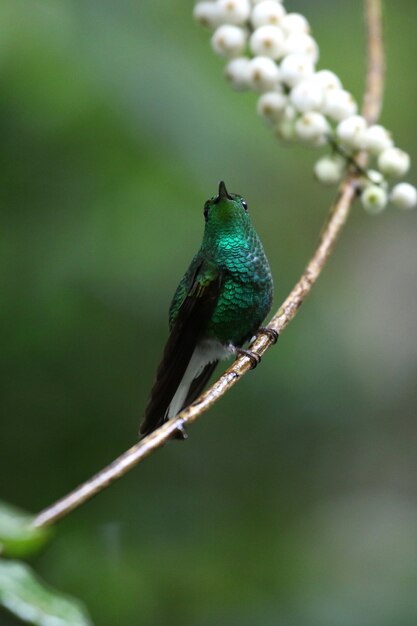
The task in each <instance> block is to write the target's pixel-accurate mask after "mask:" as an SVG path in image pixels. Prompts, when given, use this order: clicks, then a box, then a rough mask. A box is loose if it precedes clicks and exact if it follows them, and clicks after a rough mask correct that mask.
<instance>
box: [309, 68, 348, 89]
mask: <svg viewBox="0 0 417 626" xmlns="http://www.w3.org/2000/svg"><path fill="white" fill-rule="evenodd" d="M313 80H315V81H316V82H317V83H318V84H319V85H320V86H321V87H322V89H324V90H325V91H327V90H328V89H342V83H341V80H340V78H339V77H338V76H337V75H336V74H335V73H334V72H331V71H330V70H319V71H318V72H316V73H315V74H314V76H313Z"/></svg>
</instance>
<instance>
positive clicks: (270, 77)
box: [249, 56, 280, 92]
mask: <svg viewBox="0 0 417 626" xmlns="http://www.w3.org/2000/svg"><path fill="white" fill-rule="evenodd" d="M249 77H250V83H251V87H252V88H253V89H255V91H260V92H264V91H273V90H274V88H275V87H276V86H277V85H278V82H279V78H280V72H279V69H278V66H277V64H276V63H274V61H273V60H272V59H270V58H269V57H265V56H260V57H255V58H254V59H252V60H251V61H250V62H249Z"/></svg>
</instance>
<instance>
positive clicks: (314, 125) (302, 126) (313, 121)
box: [295, 111, 330, 146]
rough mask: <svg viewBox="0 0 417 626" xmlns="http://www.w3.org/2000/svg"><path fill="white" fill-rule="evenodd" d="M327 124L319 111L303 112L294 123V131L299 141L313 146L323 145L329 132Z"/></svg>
mask: <svg viewBox="0 0 417 626" xmlns="http://www.w3.org/2000/svg"><path fill="white" fill-rule="evenodd" d="M329 130H330V127H329V124H328V122H327V120H326V118H325V117H324V115H322V114H321V113H316V112H314V111H310V112H309V113H304V114H303V115H302V116H301V117H300V118H299V119H298V120H297V121H296V123H295V133H296V135H297V137H298V139H300V140H301V141H305V142H307V143H310V144H312V145H314V146H320V145H323V144H324V143H325V141H326V135H327V133H328V132H329Z"/></svg>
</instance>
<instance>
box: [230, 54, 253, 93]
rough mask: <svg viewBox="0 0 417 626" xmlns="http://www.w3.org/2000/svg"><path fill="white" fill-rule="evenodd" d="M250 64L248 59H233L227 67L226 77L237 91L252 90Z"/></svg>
mask: <svg viewBox="0 0 417 626" xmlns="http://www.w3.org/2000/svg"><path fill="white" fill-rule="evenodd" d="M249 63H250V61H249V59H248V58H247V57H239V58H237V59H232V61H229V63H228V64H227V65H226V68H225V71H224V73H225V76H226V78H227V80H228V81H229V83H230V84H231V86H232V87H233V89H236V91H245V90H247V89H250V74H249Z"/></svg>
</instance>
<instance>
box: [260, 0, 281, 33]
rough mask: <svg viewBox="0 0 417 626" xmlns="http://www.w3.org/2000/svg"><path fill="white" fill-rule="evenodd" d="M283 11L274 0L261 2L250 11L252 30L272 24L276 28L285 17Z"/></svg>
mask: <svg viewBox="0 0 417 626" xmlns="http://www.w3.org/2000/svg"><path fill="white" fill-rule="evenodd" d="M285 13H286V11H285V9H284V7H283V6H282V4H280V3H278V2H274V0H263V1H262V2H259V3H257V4H256V6H255V7H254V8H253V9H252V15H251V22H252V25H253V27H254V28H259V27H260V26H265V25H266V24H272V25H273V26H278V25H279V24H280V23H281V21H282V19H283V18H284V16H285Z"/></svg>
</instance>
